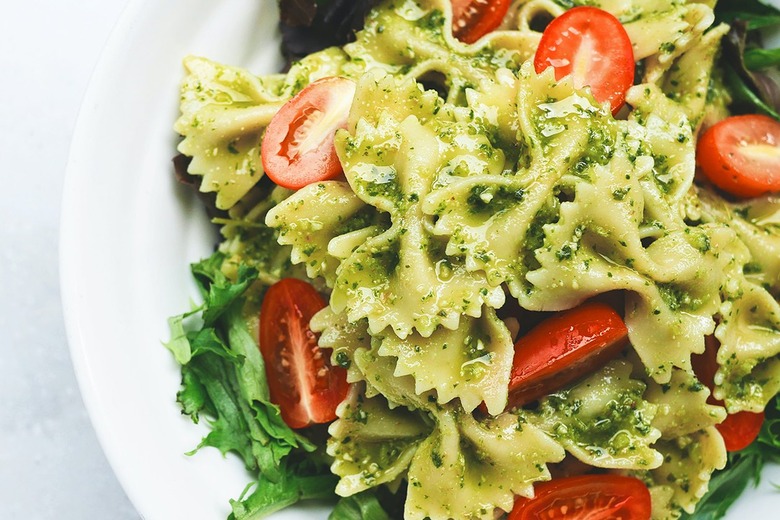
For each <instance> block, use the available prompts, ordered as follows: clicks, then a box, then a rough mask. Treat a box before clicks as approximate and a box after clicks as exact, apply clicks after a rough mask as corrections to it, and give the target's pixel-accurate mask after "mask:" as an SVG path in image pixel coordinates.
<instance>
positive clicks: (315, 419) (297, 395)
mask: <svg viewBox="0 0 780 520" xmlns="http://www.w3.org/2000/svg"><path fill="white" fill-rule="evenodd" d="M325 305H326V304H325V301H324V300H323V299H322V297H321V296H320V295H319V293H318V292H317V291H316V290H315V289H314V287H312V286H311V285H310V284H308V283H306V282H304V281H301V280H297V279H294V278H285V279H283V280H281V281H279V282H277V283H275V284H274V285H272V286H271V287H270V288H269V289H268V291H267V292H266V294H265V298H264V299H263V305H262V308H261V309H260V351H261V352H262V354H263V360H264V361H265V372H266V377H267V379H268V389H269V390H270V392H271V401H272V402H273V403H275V404H277V405H279V407H280V408H281V411H282V419H284V422H285V423H287V425H288V426H290V428H304V427H306V426H309V425H311V424H314V423H327V422H330V421H332V420H333V419H335V418H336V407H337V406H338V404H339V403H340V402H341V401H343V400H344V398H345V397H346V395H347V390H348V388H349V385H348V384H347V374H346V371H345V370H344V369H343V368H341V367H338V366H333V365H331V363H330V356H329V355H328V353H327V352H324V351H322V350H320V347H319V346H317V336H316V335H315V334H314V333H313V332H312V331H311V329H310V328H309V321H310V320H311V317H312V316H313V315H314V314H315V313H316V312H317V311H319V310H320V309H322V308H324V307H325Z"/></svg>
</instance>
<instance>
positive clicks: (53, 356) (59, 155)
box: [0, 0, 139, 520]
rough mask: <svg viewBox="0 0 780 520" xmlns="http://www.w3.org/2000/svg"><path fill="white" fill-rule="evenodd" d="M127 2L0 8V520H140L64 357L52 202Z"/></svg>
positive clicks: (56, 210)
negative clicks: (92, 82) (85, 101)
mask: <svg viewBox="0 0 780 520" xmlns="http://www.w3.org/2000/svg"><path fill="white" fill-rule="evenodd" d="M126 3H127V0H80V1H78V2H62V1H55V0H27V1H25V2H10V1H8V2H3V4H2V6H3V8H2V14H1V15H0V179H1V180H2V183H1V185H2V188H0V337H2V341H1V342H0V396H2V404H1V405H0V518H3V519H16V518H28V519H33V520H39V519H41V520H44V519H45V520H48V519H52V520H54V519H57V520H61V519H67V520H69V519H94V520H102V519H108V520H126V519H138V518H139V515H138V513H136V512H135V509H134V508H133V506H132V505H131V504H130V502H129V501H128V500H127V498H126V496H125V494H124V492H123V491H122V488H121V487H120V486H119V483H118V482H117V480H116V478H115V477H114V474H113V472H112V471H111V468H110V467H109V465H108V463H107V462H106V459H105V457H104V455H103V452H102V451H101V448H100V445H99V444H98V441H97V439H96V437H95V433H94V431H93V430H92V425H91V424H90V421H89V418H88V416H87V413H86V411H85V409H84V405H83V403H82V401H81V397H80V395H79V391H78V387H77V384H76V379H75V377H74V374H73V368H72V366H71V362H70V356H69V354H68V347H67V343H66V339H65V328H64V324H63V318H62V310H61V306H60V293H59V277H58V259H57V256H58V255H57V252H58V251H57V249H58V247H57V246H58V244H57V242H58V234H59V214H60V198H61V192H62V186H63V177H64V172H65V165H66V162H67V157H68V149H69V146H70V139H71V133H72V130H73V126H74V124H75V121H76V117H77V115H78V111H79V106H80V104H81V100H82V98H83V96H84V92H85V89H86V87H87V83H88V82H89V78H90V74H91V72H92V70H93V68H94V66H95V64H96V62H97V59H98V56H99V55H100V52H101V50H102V48H103V44H104V42H105V41H106V39H107V37H108V35H109V33H110V31H111V29H112V27H113V26H114V24H115V22H116V20H117V19H118V18H119V15H120V13H121V12H122V9H123V8H124V6H125V4H126Z"/></svg>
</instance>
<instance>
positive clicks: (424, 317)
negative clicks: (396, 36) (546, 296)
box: [330, 75, 504, 338]
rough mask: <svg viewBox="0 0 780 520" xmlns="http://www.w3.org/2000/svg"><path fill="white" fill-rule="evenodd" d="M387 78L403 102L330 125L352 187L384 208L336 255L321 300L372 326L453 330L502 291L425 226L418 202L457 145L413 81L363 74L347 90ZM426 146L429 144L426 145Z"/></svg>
mask: <svg viewBox="0 0 780 520" xmlns="http://www.w3.org/2000/svg"><path fill="white" fill-rule="evenodd" d="M388 85H393V88H394V89H395V92H396V95H398V96H400V99H405V100H406V101H403V102H402V103H399V104H398V105H399V106H396V107H394V108H393V109H391V110H388V111H382V112H380V115H379V116H378V118H377V116H376V115H373V116H372V115H366V116H365V117H356V116H354V115H353V116H351V119H353V120H356V123H355V126H354V128H350V130H349V131H342V132H340V133H338V134H337V137H336V149H337V150H338V153H339V157H340V159H341V162H342V164H343V165H344V173H345V175H346V177H347V180H348V181H349V183H350V186H351V187H352V189H353V190H354V192H355V194H356V195H357V196H358V197H359V198H360V199H362V200H363V201H364V202H365V203H367V204H369V205H371V206H373V207H375V208H377V209H378V210H380V211H382V212H386V213H388V214H389V215H390V220H391V222H392V225H391V226H390V228H389V229H388V230H386V231H384V232H383V233H381V234H379V235H377V236H375V237H371V238H369V239H368V240H366V241H365V242H364V243H363V244H361V245H360V246H359V247H357V249H355V251H354V252H353V253H352V254H350V255H349V256H348V257H347V258H345V259H344V260H343V262H342V263H341V266H340V267H339V269H338V271H337V276H336V281H335V284H334V287H333V293H332V296H331V302H330V303H331V306H332V307H333V309H334V311H336V312H341V311H342V310H344V309H346V310H347V313H348V317H349V320H350V321H357V320H359V319H361V318H367V319H368V324H369V330H370V331H371V333H372V334H378V333H380V332H381V331H383V330H384V329H385V328H388V327H390V328H392V330H393V331H394V332H395V333H396V334H397V335H398V336H399V337H400V338H405V337H406V336H408V335H409V334H410V333H411V332H412V330H416V331H418V332H419V333H420V334H422V335H423V336H430V335H431V334H432V333H433V331H434V330H435V329H436V327H437V326H439V325H442V326H444V327H446V328H449V329H456V328H457V327H458V322H459V320H460V316H461V315H467V316H473V317H478V316H479V315H480V314H481V312H482V306H483V305H485V304H486V305H488V306H490V307H500V306H501V305H502V304H503V302H504V293H503V291H502V290H501V288H500V287H487V286H486V283H485V277H484V275H483V274H481V273H478V272H470V271H468V270H467V269H466V268H465V267H464V266H463V265H462V263H461V262H460V261H459V260H458V258H453V257H449V256H447V255H445V253H444V251H443V249H444V248H443V244H442V243H440V241H439V240H438V239H436V238H435V237H432V236H431V235H430V233H429V232H428V229H427V225H426V218H425V216H424V215H423V213H422V210H421V202H420V201H421V199H422V198H423V197H424V196H425V194H426V193H428V191H429V190H430V187H431V184H432V182H433V179H434V175H435V172H436V171H437V170H438V169H439V168H440V167H441V165H442V164H446V163H447V160H448V158H449V157H451V156H452V155H454V154H457V153H458V152H459V149H458V148H457V143H448V142H447V141H443V140H442V138H441V137H440V135H439V134H437V130H438V126H437V124H436V123H437V121H436V117H437V115H438V114H439V111H438V109H437V107H438V104H437V103H436V101H435V100H434V99H431V98H430V96H429V94H427V93H424V92H423V91H422V90H421V89H420V88H419V87H418V85H417V84H416V83H415V82H414V81H411V80H407V81H402V82H401V83H398V82H395V81H392V80H390V83H388V80H387V78H385V79H383V78H381V77H379V78H377V77H376V76H371V75H366V76H365V77H364V78H363V79H362V80H361V81H360V82H359V83H358V94H357V98H361V97H362V96H367V95H369V94H366V93H365V92H363V90H365V89H368V90H369V91H382V90H383V89H385V88H388ZM377 95H380V94H379V92H377ZM372 120H373V121H376V124H373V123H372ZM434 149H435V150H439V153H438V154H431V153H429V151H430V150H434Z"/></svg>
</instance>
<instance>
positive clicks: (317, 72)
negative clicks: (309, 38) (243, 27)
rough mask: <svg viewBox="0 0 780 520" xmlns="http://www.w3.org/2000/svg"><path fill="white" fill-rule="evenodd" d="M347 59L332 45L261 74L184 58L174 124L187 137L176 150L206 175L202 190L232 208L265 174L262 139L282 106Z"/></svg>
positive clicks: (336, 70) (192, 168)
mask: <svg viewBox="0 0 780 520" xmlns="http://www.w3.org/2000/svg"><path fill="white" fill-rule="evenodd" d="M345 61H346V58H345V55H344V53H343V52H342V51H341V50H339V49H328V50H325V51H322V52H320V53H315V54H313V55H311V56H308V57H306V58H304V59H303V60H301V61H300V62H299V63H298V64H296V65H295V66H294V67H293V68H292V69H291V70H290V71H289V73H288V74H287V76H284V75H279V74H275V75H269V76H264V77H259V76H255V75H254V74H252V73H251V72H249V71H247V70H245V69H242V68H239V67H231V66H227V65H222V64H219V63H216V62H214V61H211V60H208V59H206V58H201V57H197V56H189V57H187V58H186V59H185V60H184V67H185V70H186V72H187V74H186V76H185V78H184V82H183V83H182V86H181V101H180V109H181V116H180V117H179V119H178V120H177V121H176V124H175V126H174V128H175V129H176V131H177V132H178V133H179V134H181V135H182V137H183V138H184V139H183V140H182V141H181V143H179V146H178V149H179V152H181V153H183V154H184V155H187V156H189V157H192V162H191V163H190V165H189V167H188V169H187V171H188V172H189V173H190V174H192V175H199V176H202V177H203V180H202V182H201V185H200V190H201V191H203V192H216V194H217V199H216V204H217V207H218V208H220V209H229V208H231V207H232V206H233V205H234V204H236V203H237V202H238V201H239V200H240V199H241V198H242V197H243V196H244V195H246V194H247V193H248V192H249V190H250V189H251V188H252V186H254V185H255V184H257V183H258V182H259V181H260V179H261V178H262V177H263V166H262V161H261V159H260V143H261V140H262V136H263V132H264V131H265V128H266V127H267V126H268V123H270V122H271V118H273V116H274V115H275V114H276V112H278V111H279V109H280V108H281V106H282V105H283V104H284V103H285V102H286V101H287V100H288V99H290V98H291V97H292V96H293V95H294V94H296V93H297V92H298V91H300V90H301V89H302V88H303V87H305V86H306V85H308V84H309V83H311V82H312V81H314V80H316V79H319V78H320V77H323V76H330V75H336V74H339V73H340V71H341V68H342V65H343V64H344V62H345Z"/></svg>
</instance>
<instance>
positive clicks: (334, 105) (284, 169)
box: [260, 77, 355, 190]
mask: <svg viewBox="0 0 780 520" xmlns="http://www.w3.org/2000/svg"><path fill="white" fill-rule="evenodd" d="M354 97H355V82H354V81H352V80H350V79H346V78H341V77H328V78H323V79H320V80H317V81H315V82H314V83H312V84H311V85H309V86H307V87H306V88H304V89H303V90H301V91H300V92H299V93H298V94H297V95H296V96H295V97H293V98H292V99H291V100H290V101H288V102H287V103H285V104H284V105H283V106H282V108H281V109H279V112H277V113H276V115H275V116H274V117H273V119H271V123H270V124H269V125H268V128H266V130H265V135H264V136H263V144H262V146H261V149H260V154H261V156H262V159H263V169H264V170H265V173H266V175H268V177H270V179H271V180H272V181H274V182H275V183H276V184H278V185H279V186H282V187H284V188H289V189H292V190H298V189H300V188H303V187H304V186H306V185H308V184H311V183H313V182H319V181H324V180H327V179H333V178H334V177H337V176H338V175H339V174H340V173H341V172H342V168H341V163H340V162H339V158H338V156H337V155H336V148H335V146H334V137H335V135H336V130H338V129H339V128H344V127H345V126H346V124H347V116H349V109H350V107H351V106H352V99H353V98H354Z"/></svg>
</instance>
